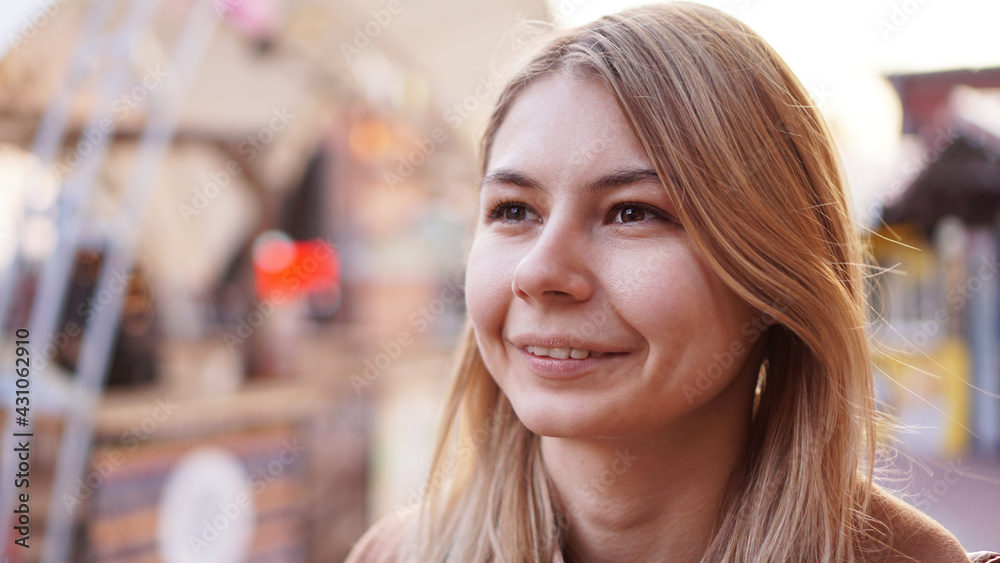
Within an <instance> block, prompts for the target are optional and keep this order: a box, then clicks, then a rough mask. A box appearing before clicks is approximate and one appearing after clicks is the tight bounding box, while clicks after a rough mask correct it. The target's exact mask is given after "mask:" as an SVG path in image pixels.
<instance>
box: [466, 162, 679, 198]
mask: <svg viewBox="0 0 1000 563" xmlns="http://www.w3.org/2000/svg"><path fill="white" fill-rule="evenodd" d="M649 180H652V181H654V182H657V183H660V176H659V174H657V173H656V170H653V169H652V168H637V167H626V168H619V169H618V170H615V171H613V172H610V173H608V174H605V175H604V176H601V177H600V178H598V179H596V180H594V181H593V182H590V183H588V184H587V185H586V187H585V189H586V190H587V191H588V192H592V193H598V192H604V191H608V190H613V189H615V188H619V187H622V186H627V185H629V184H635V183H637V182H642V181H649ZM486 184H511V185H515V186H520V187H523V188H528V189H531V190H542V189H544V188H543V187H542V184H541V183H540V182H538V181H537V180H534V179H532V178H530V177H529V176H527V175H526V174H523V173H521V172H518V171H517V170H513V169H510V168H501V169H499V170H495V171H493V172H490V173H489V174H487V175H486V176H485V177H483V181H482V182H480V184H479V187H480V189H481V188H482V187H483V186H485V185H486Z"/></svg>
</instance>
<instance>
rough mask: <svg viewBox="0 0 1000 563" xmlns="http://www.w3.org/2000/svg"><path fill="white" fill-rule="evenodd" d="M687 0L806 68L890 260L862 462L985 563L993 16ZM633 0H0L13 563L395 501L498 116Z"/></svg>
mask: <svg viewBox="0 0 1000 563" xmlns="http://www.w3.org/2000/svg"><path fill="white" fill-rule="evenodd" d="M706 3H707V4H710V5H713V6H716V7H718V8H720V9H723V10H725V11H727V12H730V13H732V14H733V15H735V16H737V17H738V18H740V19H742V20H743V21H745V22H746V23H748V24H749V25H750V26H752V27H753V28H754V29H755V30H757V31H758V32H759V33H761V34H762V35H763V36H764V38H765V39H767V40H768V41H769V42H771V44H772V45H773V46H774V47H775V48H776V49H777V50H778V52H779V53H780V54H781V55H782V57H784V58H785V60H786V61H787V62H788V63H789V65H790V66H791V67H792V69H793V71H794V72H796V74H798V76H799V77H800V78H801V79H802V81H803V82H804V83H805V84H806V86H807V88H808V89H809V90H810V92H811V93H812V96H813V98H814V101H815V103H816V104H817V105H818V106H819V107H820V109H821V110H822V112H823V113H824V114H825V116H826V117H827V119H828V121H829V123H830V126H831V128H832V131H833V133H834V135H835V136H836V139H837V142H838V146H839V148H840V151H841V154H842V158H843V163H844V167H845V170H846V171H847V174H848V178H849V181H850V185H851V189H852V196H853V199H854V205H855V207H856V212H857V217H858V220H859V228H860V229H863V230H865V231H870V232H872V233H873V251H874V253H875V255H876V257H877V259H878V261H879V265H880V266H882V267H884V268H887V269H888V272H887V273H885V274H883V275H880V276H876V277H874V278H873V279H872V287H873V290H874V292H875V295H876V298H875V299H874V303H873V305H874V307H875V310H874V311H873V312H872V314H871V319H870V330H871V332H872V336H873V339H877V341H879V342H881V343H883V345H884V349H885V353H884V354H881V355H879V357H878V359H877V368H878V393H879V398H880V400H881V401H882V402H883V408H884V409H885V410H886V411H887V412H889V413H891V414H893V415H894V416H896V417H898V418H899V419H900V420H901V421H902V422H903V423H905V424H906V425H907V427H908V430H907V431H905V432H898V433H897V435H896V436H895V437H896V438H897V439H898V441H899V443H898V445H897V448H898V453H897V455H896V457H895V459H894V460H889V461H886V462H884V463H883V464H882V467H880V475H881V477H880V479H881V480H882V482H883V483H885V484H886V485H887V486H889V487H891V488H893V489H895V490H897V491H899V492H900V493H901V494H903V495H904V496H905V497H906V498H907V500H908V501H909V502H911V503H912V504H914V505H915V506H917V507H918V508H920V509H921V510H923V511H925V512H927V513H928V514H930V515H931V516H933V517H934V518H936V519H938V520H939V521H940V522H941V523H942V524H944V525H945V526H946V527H947V528H949V529H950V530H951V531H952V532H953V533H955V535H956V536H957V537H958V538H959V540H960V541H962V542H963V544H964V545H965V547H966V548H968V549H969V550H970V551H972V550H978V549H987V548H992V549H1000V543H998V538H1000V509H998V508H997V507H998V506H1000V276H998V269H1000V265H998V256H997V255H998V251H1000V248H998V245H1000V239H998V236H1000V42H997V40H996V37H997V35H996V29H997V24H998V22H1000V5H997V4H996V3H992V2H988V1H986V0H982V1H978V2H977V1H972V0H965V1H959V0H952V1H950V2H940V1H937V2H935V1H932V0H875V1H871V0H845V1H841V2H837V3H833V2H824V3H815V2H794V1H793V0H719V1H715V2H706ZM633 4H637V3H634V2H633V3H628V2H615V1H611V0H607V1H602V0H589V1H588V0H492V1H487V0H444V1H440V2H435V3H421V2H414V1H412V0H370V1H369V0H364V1H362V0H288V1H285V2H279V1H278V0H164V1H161V2H157V1H155V0H141V1H140V0H55V1H53V0H22V1H20V2H16V3H4V4H3V5H2V6H0V334H2V337H0V338H2V340H0V342H2V343H3V344H2V348H0V388H2V399H3V400H2V404H0V409H3V411H4V412H5V416H3V418H2V420H3V428H2V431H3V434H2V439H0V440H2V444H3V450H2V452H0V463H2V465H0V476H2V479H0V524H2V525H0V541H2V543H0V547H2V548H3V552H2V553H0V556H2V557H4V559H3V561H18V562H19V561H47V562H48V561H51V562H60V561H84V560H86V561H102V562H103V561H150V562H152V561H163V562H168V563H170V562H194V561H198V562H201V561H204V562H209V561H211V562H237V561H293V562H294V561H323V562H325V561H340V560H342V559H343V558H344V556H345V555H346V554H347V552H348V550H349V549H350V547H351V545H352V543H353V542H354V541H355V540H356V539H357V538H358V537H359V536H360V535H361V534H362V533H363V532H364V530H365V529H366V528H367V526H368V525H369V524H370V523H371V522H373V521H374V520H376V519H378V518H380V517H382V516H385V515H387V514H393V513H395V514H398V515H403V514H406V513H407V512H409V511H412V510H413V509H414V508H415V506H416V505H417V504H418V503H419V502H420V499H421V494H422V492H421V491H422V489H421V485H422V484H423V482H424V481H425V480H426V479H427V478H428V474H427V472H428V465H429V461H430V460H429V458H430V453H431V444H432V439H433V436H434V430H435V422H436V416H437V414H438V410H439V408H440V406H441V399H442V396H443V390H444V383H445V381H444V380H445V376H446V375H447V373H448V367H449V361H450V354H451V352H452V350H453V349H454V346H455V342H456V336H457V333H458V330H459V328H460V327H461V325H462V322H463V319H464V314H465V310H464V295H463V293H462V285H463V283H462V280H463V274H462V261H463V256H464V253H465V249H466V248H467V246H468V242H469V233H470V232H471V228H470V227H471V219H472V216H473V213H474V210H475V206H476V197H477V194H476V184H477V182H478V173H477V163H476V157H477V139H478V135H479V133H480V131H481V128H482V126H483V123H484V121H485V118H486V115H487V113H488V111H489V109H490V107H491V105H492V103H493V101H494V98H495V96H496V94H497V93H498V90H499V88H500V86H501V85H502V81H503V78H504V77H505V76H506V75H507V73H508V72H509V71H510V70H511V68H513V67H515V66H516V64H517V62H518V61H519V60H521V59H522V58H523V56H524V54H525V52H526V51H527V48H528V47H529V46H530V45H532V44H533V43H534V42H535V41H536V40H537V39H538V37H539V36H540V35H541V34H542V33H544V32H545V30H546V29H550V28H551V27H565V26H571V25H576V24H579V23H584V22H586V21H589V20H591V19H594V18H596V17H599V16H600V15H602V14H604V13H609V12H614V11H617V10H619V9H621V8H623V7H626V6H628V5H633ZM25 356H27V359H29V361H30V371H28V372H24V371H22V372H18V371H17V368H19V367H21V366H20V365H18V364H17V359H18V358H19V357H20V358H25ZM22 365H23V364H22ZM25 373H26V374H27V375H24V374H25ZM22 444H27V447H24V446H22ZM19 448H20V449H19ZM24 450H28V451H29V452H30V453H27V452H25V451H24ZM19 454H24V455H20V456H19ZM25 457H27V460H25ZM21 479H23V480H24V481H21ZM15 483H17V485H18V487H19V488H17V489H16V490H15V487H14V485H15ZM24 544H28V545H29V546H30V547H28V548H27V549H25V548H24V547H23V545H24Z"/></svg>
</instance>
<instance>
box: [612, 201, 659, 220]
mask: <svg viewBox="0 0 1000 563" xmlns="http://www.w3.org/2000/svg"><path fill="white" fill-rule="evenodd" d="M650 215H652V214H651V213H650V212H649V210H648V209H646V208H645V207H640V206H638V205H624V206H622V207H621V208H619V210H618V213H616V214H615V222H616V223H634V222H637V221H642V220H644V219H648V218H649V217H650Z"/></svg>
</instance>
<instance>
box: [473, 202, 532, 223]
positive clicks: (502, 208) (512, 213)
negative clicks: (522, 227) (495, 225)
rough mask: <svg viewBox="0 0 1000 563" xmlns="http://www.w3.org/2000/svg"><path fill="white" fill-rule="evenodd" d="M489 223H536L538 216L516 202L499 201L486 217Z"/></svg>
mask: <svg viewBox="0 0 1000 563" xmlns="http://www.w3.org/2000/svg"><path fill="white" fill-rule="evenodd" d="M486 216H487V218H488V219H489V220H491V221H502V222H504V223H520V222H522V221H538V220H539V217H538V214H537V213H535V212H534V211H532V209H531V208H530V207H528V206H527V205H525V204H523V203H521V202H517V201H501V202H499V203H497V204H496V205H495V206H494V207H493V208H492V209H490V211H489V213H488V214H487V215H486Z"/></svg>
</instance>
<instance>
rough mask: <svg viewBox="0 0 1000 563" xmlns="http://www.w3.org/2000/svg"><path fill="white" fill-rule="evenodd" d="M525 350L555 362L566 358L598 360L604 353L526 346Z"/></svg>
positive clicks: (577, 349)
mask: <svg viewBox="0 0 1000 563" xmlns="http://www.w3.org/2000/svg"><path fill="white" fill-rule="evenodd" d="M526 350H528V352H530V353H532V354H534V355H536V356H542V357H545V356H548V357H550V358H556V359H557V360H565V359H568V358H573V359H574V360H582V359H584V358H586V357H587V356H593V357H595V358H600V357H601V356H603V355H604V352H591V351H590V350H581V349H579V348H543V347H541V346H528V347H527V348H526Z"/></svg>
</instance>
